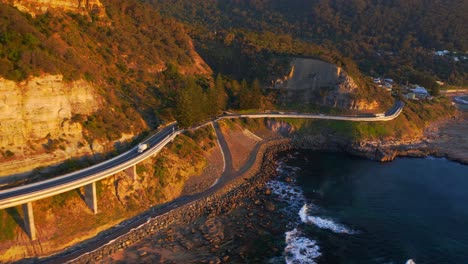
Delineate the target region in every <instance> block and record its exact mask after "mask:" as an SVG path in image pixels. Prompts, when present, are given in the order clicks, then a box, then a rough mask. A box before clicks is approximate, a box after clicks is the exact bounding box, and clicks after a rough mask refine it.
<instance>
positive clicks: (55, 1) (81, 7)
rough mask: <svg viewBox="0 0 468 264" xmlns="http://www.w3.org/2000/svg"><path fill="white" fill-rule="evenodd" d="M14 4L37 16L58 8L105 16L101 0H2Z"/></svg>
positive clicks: (23, 10)
mask: <svg viewBox="0 0 468 264" xmlns="http://www.w3.org/2000/svg"><path fill="white" fill-rule="evenodd" d="M1 1H3V2H5V3H9V4H12V5H13V6H15V7H16V8H18V9H19V10H21V11H22V12H26V13H29V14H31V15H32V16H36V15H38V14H42V13H45V12H47V11H50V10H53V9H57V10H61V11H71V12H76V13H80V14H89V13H90V12H92V13H94V14H97V15H100V16H103V15H104V6H103V5H102V3H101V2H100V1H99V0H1Z"/></svg>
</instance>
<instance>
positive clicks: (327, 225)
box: [299, 204, 357, 235]
mask: <svg viewBox="0 0 468 264" xmlns="http://www.w3.org/2000/svg"><path fill="white" fill-rule="evenodd" d="M308 210H309V207H308V205H307V204H304V206H302V208H301V210H300V211H299V216H300V217H301V221H302V222H303V223H306V224H313V225H315V226H317V227H318V228H321V229H328V230H331V231H333V232H335V233H343V234H350V235H352V234H356V233H357V232H356V231H354V230H352V229H350V228H348V227H346V226H345V225H343V224H339V223H336V222H335V221H333V220H331V219H326V218H321V217H318V216H311V215H308V214H307V212H308Z"/></svg>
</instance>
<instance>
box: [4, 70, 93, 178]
mask: <svg viewBox="0 0 468 264" xmlns="http://www.w3.org/2000/svg"><path fill="white" fill-rule="evenodd" d="M100 102H101V100H100V98H99V97H98V95H96V94H95V92H94V88H93V86H92V85H91V84H90V83H88V82H86V81H83V80H80V81H73V82H65V81H64V80H63V79H62V76H61V75H46V76H42V77H32V78H29V79H28V80H27V81H24V82H21V83H16V82H13V81H10V80H6V79H3V78H0V150H2V152H3V153H5V152H6V151H11V152H12V153H14V154H15V157H17V158H18V157H27V156H30V155H32V154H34V153H40V152H44V151H46V150H47V149H46V148H45V146H48V144H50V141H51V140H59V141H60V145H61V146H62V150H64V151H65V150H67V148H72V149H71V150H70V152H75V150H74V149H73V148H76V147H77V145H85V143H86V142H84V140H83V136H82V126H81V124H79V123H78V122H73V120H72V118H73V116H74V115H75V114H83V115H89V114H92V113H94V112H96V111H97V110H98V109H99V106H100V104H101V103H100ZM80 142H81V144H80ZM1 159H2V157H0V160H1ZM0 174H1V173H0Z"/></svg>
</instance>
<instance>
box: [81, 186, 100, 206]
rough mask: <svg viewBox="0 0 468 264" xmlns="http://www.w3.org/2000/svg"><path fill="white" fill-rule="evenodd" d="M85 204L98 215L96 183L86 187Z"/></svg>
mask: <svg viewBox="0 0 468 264" xmlns="http://www.w3.org/2000/svg"><path fill="white" fill-rule="evenodd" d="M84 192H85V202H86V204H87V205H88V207H89V208H90V209H91V210H92V211H93V213H94V214H97V213H98V209H97V195H96V182H93V183H90V184H88V185H86V186H85V187H84Z"/></svg>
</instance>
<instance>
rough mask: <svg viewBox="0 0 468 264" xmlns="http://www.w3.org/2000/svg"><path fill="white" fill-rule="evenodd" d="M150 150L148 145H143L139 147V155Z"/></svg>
mask: <svg viewBox="0 0 468 264" xmlns="http://www.w3.org/2000/svg"><path fill="white" fill-rule="evenodd" d="M147 148H148V144H146V143H141V144H139V145H138V153H142V152H143V151H145V150H146V149H147Z"/></svg>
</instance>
